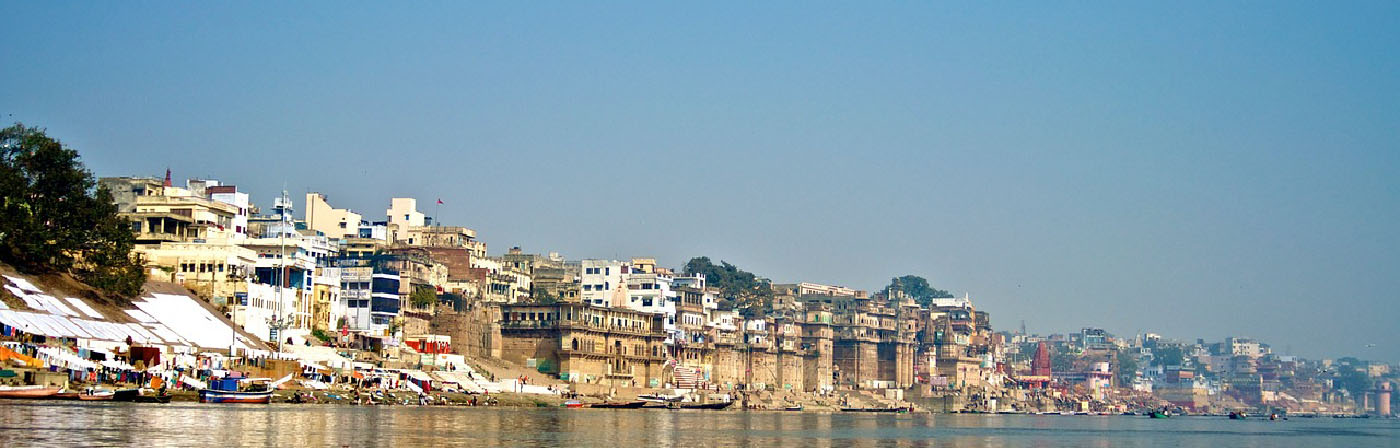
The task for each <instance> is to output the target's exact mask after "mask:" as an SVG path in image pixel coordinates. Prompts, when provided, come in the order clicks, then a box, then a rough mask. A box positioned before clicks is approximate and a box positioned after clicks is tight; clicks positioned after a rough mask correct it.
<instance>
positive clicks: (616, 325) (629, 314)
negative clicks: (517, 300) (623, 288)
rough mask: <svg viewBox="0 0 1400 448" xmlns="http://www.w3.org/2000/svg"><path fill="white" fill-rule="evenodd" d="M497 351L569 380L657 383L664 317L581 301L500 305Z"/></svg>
mask: <svg viewBox="0 0 1400 448" xmlns="http://www.w3.org/2000/svg"><path fill="white" fill-rule="evenodd" d="M501 311H502V319H501V341H502V342H501V353H502V357H503V358H505V359H506V360H508V361H512V362H516V363H519V364H523V365H527V366H532V367H534V368H535V369H537V370H539V371H540V372H545V373H551V374H556V375H558V376H559V378H560V379H563V380H565V381H571V382H581V383H595V384H605V385H610V386H617V387H661V386H662V385H663V384H664V382H665V381H666V378H665V377H664V376H663V367H664V366H665V364H666V356H667V354H666V349H665V347H664V344H663V342H664V340H665V339H666V332H665V329H664V328H665V327H664V325H663V323H662V320H663V319H664V318H663V317H662V316H660V315H658V314H651V313H642V312H637V311H632V310H627V309H616V308H599V307H595V306H589V305H584V304H580V303H556V304H550V305H526V304H506V305H502V306H501Z"/></svg>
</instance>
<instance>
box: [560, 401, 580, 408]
mask: <svg viewBox="0 0 1400 448" xmlns="http://www.w3.org/2000/svg"><path fill="white" fill-rule="evenodd" d="M563 406H564V407H566V408H569V409H578V408H581V407H583V402H582V401H578V400H569V401H565V402H564V405H563Z"/></svg>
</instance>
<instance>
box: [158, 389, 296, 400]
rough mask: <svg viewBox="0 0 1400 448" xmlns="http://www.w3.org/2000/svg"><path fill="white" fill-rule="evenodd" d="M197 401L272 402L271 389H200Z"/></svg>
mask: <svg viewBox="0 0 1400 448" xmlns="http://www.w3.org/2000/svg"><path fill="white" fill-rule="evenodd" d="M132 401H135V400H132ZM165 401H166V402H169V401H170V399H168V398H167V399H166V400H165ZM199 402H200V403H252V404H268V403H271V402H272V391H270V390H264V391H257V392H246V391H234V390H214V389H200V390H199Z"/></svg>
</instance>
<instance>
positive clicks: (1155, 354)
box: [1152, 345, 1185, 367]
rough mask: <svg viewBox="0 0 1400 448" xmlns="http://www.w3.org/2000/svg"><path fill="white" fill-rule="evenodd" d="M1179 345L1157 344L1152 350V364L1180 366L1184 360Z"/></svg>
mask: <svg viewBox="0 0 1400 448" xmlns="http://www.w3.org/2000/svg"><path fill="white" fill-rule="evenodd" d="M1184 357H1185V355H1184V354H1183V352H1182V350H1181V347H1180V346H1175V345H1168V346H1162V345H1159V346H1157V348H1156V349H1153V350H1152V365H1155V366H1164V367H1165V366H1180V365H1181V363H1182V362H1184V361H1185V358H1184Z"/></svg>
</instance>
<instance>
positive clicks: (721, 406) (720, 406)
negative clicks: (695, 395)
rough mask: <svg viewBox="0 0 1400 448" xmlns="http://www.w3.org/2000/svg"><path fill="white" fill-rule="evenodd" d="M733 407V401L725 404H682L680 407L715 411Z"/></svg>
mask: <svg viewBox="0 0 1400 448" xmlns="http://www.w3.org/2000/svg"><path fill="white" fill-rule="evenodd" d="M733 405H734V402H732V401H725V402H720V403H681V404H680V407H681V409H713V410H720V409H724V408H727V407H730V406H733Z"/></svg>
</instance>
